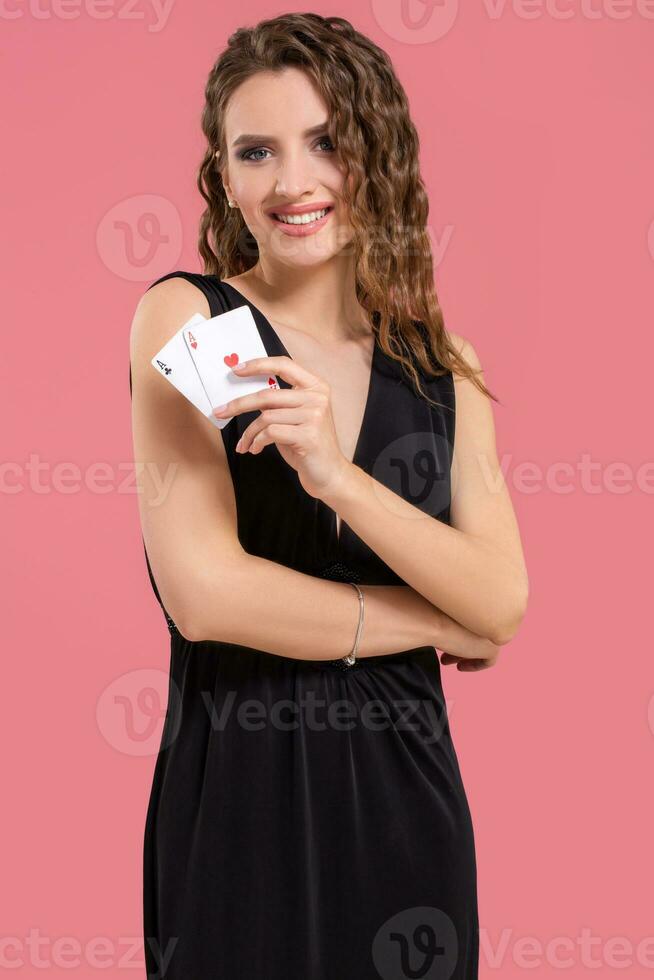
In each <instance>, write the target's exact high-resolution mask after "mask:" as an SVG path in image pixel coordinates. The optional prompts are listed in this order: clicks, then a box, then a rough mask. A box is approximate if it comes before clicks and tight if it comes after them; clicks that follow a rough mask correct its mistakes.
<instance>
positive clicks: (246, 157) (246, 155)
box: [241, 146, 268, 161]
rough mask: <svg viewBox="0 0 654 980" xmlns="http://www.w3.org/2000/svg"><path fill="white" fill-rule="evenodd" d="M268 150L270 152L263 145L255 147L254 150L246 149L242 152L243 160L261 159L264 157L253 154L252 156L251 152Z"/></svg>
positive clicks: (265, 151)
mask: <svg viewBox="0 0 654 980" xmlns="http://www.w3.org/2000/svg"><path fill="white" fill-rule="evenodd" d="M267 152H268V150H266V149H265V148H264V147H263V146H257V147H255V148H254V149H252V150H245V151H244V152H243V153H241V160H255V161H256V160H261V159H262V158H261V157H253V156H250V154H251V153H267Z"/></svg>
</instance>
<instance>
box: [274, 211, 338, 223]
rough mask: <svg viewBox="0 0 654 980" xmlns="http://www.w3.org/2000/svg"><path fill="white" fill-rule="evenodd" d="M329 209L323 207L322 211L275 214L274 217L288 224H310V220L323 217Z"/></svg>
mask: <svg viewBox="0 0 654 980" xmlns="http://www.w3.org/2000/svg"><path fill="white" fill-rule="evenodd" d="M328 211H329V208H323V210H322V211H309V212H307V214H275V215H274V217H275V218H277V220H278V221H283V222H284V224H286V225H308V224H310V222H312V221H317V220H318V218H322V217H323V215H325V214H327V212H328Z"/></svg>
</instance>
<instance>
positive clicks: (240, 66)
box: [197, 13, 499, 404]
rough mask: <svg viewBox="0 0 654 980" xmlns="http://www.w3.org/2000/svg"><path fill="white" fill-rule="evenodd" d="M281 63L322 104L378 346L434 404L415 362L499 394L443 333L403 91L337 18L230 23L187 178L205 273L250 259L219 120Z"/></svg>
mask: <svg viewBox="0 0 654 980" xmlns="http://www.w3.org/2000/svg"><path fill="white" fill-rule="evenodd" d="M289 66H293V67H296V68H300V69H302V70H303V71H305V72H306V74H307V75H308V77H309V78H310V79H311V80H312V81H313V83H314V85H315V87H316V89H317V90H318V92H320V93H321V95H322V97H323V99H324V101H325V103H326V105H327V107H328V127H327V129H328V132H329V138H330V140H331V142H332V145H333V146H334V147H335V148H336V152H337V154H338V157H339V162H340V161H342V164H343V167H344V172H345V179H344V182H343V200H344V203H345V204H346V206H347V208H348V212H349V218H350V222H351V224H352V226H353V228H354V236H353V239H352V241H351V242H350V243H349V247H350V248H352V249H353V255H354V263H355V270H354V271H355V281H356V294H357V299H358V301H359V303H360V304H361V306H362V308H363V309H364V310H365V311H367V313H368V317H369V321H370V326H371V328H372V329H373V330H374V331H376V333H377V338H378V342H379V344H380V346H381V348H382V349H383V350H384V352H385V353H386V354H387V355H388V356H389V357H391V358H393V359H395V360H397V361H398V362H400V363H401V364H402V365H404V368H405V369H406V371H407V372H408V375H409V377H410V378H411V379H412V380H413V382H414V384H415V386H416V388H417V390H418V392H419V393H420V395H422V396H423V397H425V398H427V400H428V401H430V402H432V404H437V403H435V402H433V399H431V398H429V396H428V395H427V394H426V393H425V392H424V391H423V390H422V388H421V386H420V377H419V372H418V371H417V370H416V366H415V363H414V359H415V361H417V363H418V365H419V368H420V369H421V371H422V372H423V375H424V377H425V378H427V379H429V378H432V377H437V376H439V375H443V374H445V373H447V372H448V371H451V372H452V373H453V374H454V373H456V374H458V375H460V376H463V377H466V378H469V379H470V380H471V381H472V382H473V383H474V384H475V385H476V387H477V388H479V390H480V391H482V392H483V393H484V394H485V395H487V396H488V397H490V398H492V399H493V400H494V401H499V399H497V398H495V396H494V395H493V394H492V393H491V392H490V391H489V390H488V388H486V386H485V384H484V383H483V381H481V379H480V378H478V377H477V374H478V373H479V372H477V371H475V370H474V369H473V368H472V367H471V366H470V365H469V364H468V362H467V361H466V360H465V359H464V358H463V357H462V356H461V355H460V354H459V352H458V351H457V350H456V348H455V347H454V344H453V342H452V341H451V339H450V337H449V335H448V333H447V331H446V330H445V326H444V320H443V314H442V311H441V307H440V303H439V301H438V298H437V295H436V289H435V286H434V271H433V258H432V252H431V245H430V239H429V235H428V234H427V231H426V227H425V225H426V222H427V216H428V212H429V202H428V198H427V194H426V191H425V187H424V184H423V181H422V178H421V175H420V169H419V161H418V150H419V140H418V134H417V132H416V129H415V126H414V125H413V122H412V121H411V118H410V114H409V106H408V101H407V97H406V94H405V92H404V89H403V88H402V86H401V84H400V82H399V81H398V79H397V77H396V75H395V72H394V70H393V66H392V63H391V60H390V58H389V57H388V55H387V54H386V53H385V52H384V51H383V50H382V49H381V48H379V47H377V45H376V44H374V43H373V42H372V41H371V40H370V39H369V38H367V37H366V36H365V35H363V34H361V33H359V32H358V31H356V30H355V29H354V27H353V26H352V25H351V24H350V23H349V21H347V20H345V19H344V18H342V17H321V16H320V15H318V14H313V13H305V14H300V13H288V14H283V15H281V16H279V17H275V18H273V19H270V20H263V21H261V22H260V23H258V24H257V25H256V26H255V27H240V28H239V29H238V30H236V31H235V32H234V33H233V34H232V35H231V37H230V38H229V40H228V43H227V48H226V49H225V50H224V51H223V53H222V54H221V55H220V57H219V58H218V60H217V61H216V63H215V64H214V66H213V68H212V69H211V72H210V74H209V77H208V79H207V83H206V87H205V104H204V108H203V112H202V130H203V132H204V135H205V137H206V140H207V148H206V152H205V154H204V158H203V160H202V163H201V165H200V168H199V171H198V175H197V185H198V188H199V190H200V193H201V194H202V196H203V198H204V199H205V201H206V205H207V206H206V209H205V210H204V212H203V214H202V217H201V221H200V231H199V242H198V249H199V252H200V255H201V257H202V259H203V262H204V267H205V268H204V271H205V274H211V275H217V276H218V277H219V278H221V279H223V278H227V277H231V276H235V275H240V274H242V273H244V272H246V271H247V270H248V269H250V268H251V267H252V266H253V265H255V264H256V262H257V261H258V256H259V251H258V247H257V243H256V240H255V239H254V237H253V235H252V234H251V233H250V231H249V229H248V228H247V226H246V225H245V222H244V221H243V218H242V216H241V212H240V211H239V210H238V209H232V208H230V207H229V205H228V203H227V197H226V194H225V191H224V187H223V182H222V178H221V174H220V171H221V170H222V169H223V167H224V165H225V162H226V160H227V147H226V144H225V136H224V128H223V122H224V119H225V112H226V108H227V104H228V102H229V100H230V98H231V96H232V95H233V93H234V92H235V91H236V89H237V88H238V87H239V85H241V83H242V82H244V81H245V80H246V79H248V78H250V77H251V76H252V75H254V74H255V73H257V72H260V71H282V70H283V69H284V68H286V67H289ZM371 229H373V230H374V231H375V235H374V241H373V240H371V234H370V231H371ZM434 358H435V360H434Z"/></svg>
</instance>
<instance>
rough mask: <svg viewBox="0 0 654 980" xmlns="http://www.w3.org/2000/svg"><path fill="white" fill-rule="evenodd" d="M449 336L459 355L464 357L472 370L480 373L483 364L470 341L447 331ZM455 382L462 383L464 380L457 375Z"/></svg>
mask: <svg viewBox="0 0 654 980" xmlns="http://www.w3.org/2000/svg"><path fill="white" fill-rule="evenodd" d="M447 335H448V337H449V339H450V340H451V341H452V344H453V345H454V347H455V349H456V351H457V353H458V354H459V355H460V356H461V357H463V359H464V360H465V361H466V362H467V363H468V364H469V365H470V367H471V368H473V370H474V371H480V370H481V363H480V361H479V356H478V354H477V351H476V350H475V348H474V347H473V346H472V344H471V343H470V341H469V340H468V339H467V338H466V337H462V336H461V335H460V334H458V333H453V332H452V331H451V330H448V331H447ZM454 380H455V381H462V380H464V379H463V378H461V377H460V376H458V375H457V376H456V377H455V379H454Z"/></svg>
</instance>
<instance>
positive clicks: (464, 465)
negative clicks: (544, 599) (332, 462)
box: [324, 335, 529, 644]
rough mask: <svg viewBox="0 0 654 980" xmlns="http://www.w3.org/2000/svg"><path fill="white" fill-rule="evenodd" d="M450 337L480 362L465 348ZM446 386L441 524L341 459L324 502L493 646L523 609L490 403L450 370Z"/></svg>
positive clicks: (513, 526)
mask: <svg viewBox="0 0 654 980" xmlns="http://www.w3.org/2000/svg"><path fill="white" fill-rule="evenodd" d="M451 336H453V337H454V339H455V340H456V341H459V342H461V343H462V344H463V350H462V353H463V354H464V356H465V357H466V359H467V360H468V362H469V363H470V364H472V366H473V367H474V368H476V369H480V364H479V360H478V358H477V355H476V353H475V351H474V349H473V347H472V346H471V345H470V344H469V343H468V342H466V341H462V340H461V338H458V337H456V336H455V335H451ZM482 378H483V376H482ZM455 391H456V413H457V415H456V419H457V421H456V435H455V446H454V456H453V462H452V506H451V514H450V518H451V522H452V523H451V526H450V525H448V524H445V523H444V522H443V521H439V520H436V519H435V518H433V517H430V516H429V515H428V514H425V513H424V512H423V511H421V510H420V509H419V508H418V507H415V506H414V505H413V504H410V503H409V502H408V501H406V500H404V498H402V497H401V496H399V495H398V494H396V493H394V492H393V491H392V490H389V489H388V487H385V486H384V485H383V484H381V483H379V482H378V481H377V480H375V479H373V477H371V476H369V475H368V474H367V473H365V472H364V471H363V470H362V469H360V468H359V467H357V466H353V465H351V464H347V461H346V465H344V467H343V470H342V474H341V476H340V477H339V479H338V480H335V481H334V484H333V485H332V486H331V487H330V491H329V495H328V499H327V498H324V499H325V503H327V504H328V505H329V506H330V507H332V508H333V509H334V510H335V511H336V512H337V513H338V514H339V515H340V517H341V520H342V521H345V522H347V524H349V526H350V527H351V528H352V530H353V531H354V532H355V533H356V534H358V536H359V537H360V538H362V539H363V540H364V541H365V542H366V544H367V545H368V546H369V547H370V548H371V549H372V550H373V551H375V552H376V553H377V554H378V555H379V557H380V558H381V559H382V560H383V561H384V562H386V564H387V565H389V566H390V567H391V568H392V569H393V570H394V571H395V572H396V573H397V574H398V575H399V576H400V578H402V579H403V580H404V581H405V582H407V583H408V584H409V585H411V586H412V587H413V588H414V589H415V590H416V591H417V592H419V593H420V594H421V595H423V596H424V597H425V598H426V599H428V600H429V602H431V603H432V605H434V606H435V607H437V608H438V609H440V610H442V611H444V612H445V613H447V615H448V616H450V617H451V618H452V619H454V620H455V621H456V622H458V623H460V624H462V625H463V626H465V627H466V628H468V629H469V630H471V631H472V632H474V633H475V634H479V635H481V636H485V637H488V638H490V639H491V640H492V641H493V642H494V643H497V644H503V643H507V642H509V640H510V639H512V637H513V636H514V635H515V633H516V631H517V629H518V627H519V624H520V622H521V620H522V618H523V616H524V613H525V609H526V605H527V598H528V588H529V586H528V578H527V571H526V568H525V562H524V557H523V553H522V547H521V542H520V535H519V531H518V526H517V522H516V518H515V514H514V512H513V507H512V504H511V500H510V497H509V493H508V490H507V487H506V484H505V482H504V478H503V475H502V472H501V470H500V466H499V462H498V459H497V452H496V448H495V427H494V422H493V415H492V410H491V404H490V401H489V399H488V398H487V397H486V396H484V395H483V394H482V393H481V392H480V391H479V389H478V388H476V387H475V386H474V385H473V384H472V382H471V381H469V380H468V379H464V378H460V377H458V376H457V377H455Z"/></svg>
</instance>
